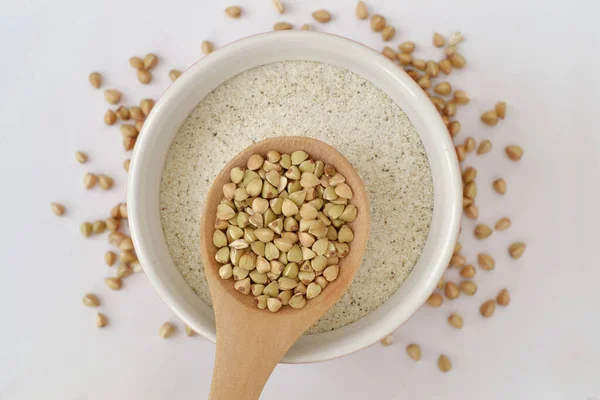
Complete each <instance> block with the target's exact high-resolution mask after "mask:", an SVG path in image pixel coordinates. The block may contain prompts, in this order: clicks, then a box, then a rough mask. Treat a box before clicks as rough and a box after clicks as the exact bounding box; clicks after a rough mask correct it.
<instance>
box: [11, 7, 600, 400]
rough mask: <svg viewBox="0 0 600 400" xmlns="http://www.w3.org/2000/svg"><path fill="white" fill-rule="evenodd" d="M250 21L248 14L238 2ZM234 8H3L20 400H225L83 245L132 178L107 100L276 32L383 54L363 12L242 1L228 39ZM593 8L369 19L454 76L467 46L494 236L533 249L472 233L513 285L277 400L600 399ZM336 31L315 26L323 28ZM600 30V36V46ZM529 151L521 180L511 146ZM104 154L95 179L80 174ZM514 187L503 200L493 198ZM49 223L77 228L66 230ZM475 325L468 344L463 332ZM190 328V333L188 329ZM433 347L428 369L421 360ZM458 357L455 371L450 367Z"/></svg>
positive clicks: (140, 281) (138, 283)
mask: <svg viewBox="0 0 600 400" xmlns="http://www.w3.org/2000/svg"><path fill="white" fill-rule="evenodd" d="M236 1H237V0H236ZM228 4H232V3H226V2H223V1H220V2H208V1H199V0H195V1H191V0H171V1H168V2H167V1H163V2H150V1H126V0H102V1H98V0H94V1H90V0H87V1H66V0H56V1H44V0H30V1H22V0H4V1H3V2H2V5H0V49H1V53H0V54H1V59H2V60H1V62H0V91H1V94H0V171H1V172H0V174H1V177H2V180H1V186H0V188H1V189H0V194H1V197H0V227H1V228H0V249H1V250H0V267H1V268H2V275H1V278H0V279H1V285H0V287H1V289H0V399H3V400H5V399H47V398H48V399H109V398H110V399H164V398H169V399H190V398H199V399H202V398H206V396H207V392H208V387H209V383H210V377H211V369H212V362H213V357H214V346H213V345H212V344H211V343H209V342H207V341H206V340H204V339H202V338H200V337H195V338H192V339H190V338H187V337H186V336H185V335H184V334H183V332H182V329H180V330H179V332H178V334H177V335H176V336H174V337H173V338H172V339H170V340H162V339H160V338H159V336H158V333H157V331H158V327H159V326H160V325H161V324H162V323H163V322H164V321H167V320H172V321H173V322H177V321H175V320H174V317H173V314H172V313H171V312H170V311H169V310H168V309H167V307H166V306H165V305H164V304H163V303H162V302H161V300H160V299H159V298H158V296H157V295H156V294H155V293H154V291H153V290H152V289H151V288H150V285H149V284H148V282H147V281H146V279H145V277H144V276H143V274H138V275H136V276H134V277H131V278H129V279H128V280H127V281H126V283H125V287H124V289H123V290H121V291H120V292H116V293H115V292H109V290H108V289H107V288H106V287H105V285H104V283H103V278H104V277H105V276H107V275H109V274H111V273H114V272H113V271H109V270H108V269H107V267H106V266H105V265H104V262H103V253H104V251H106V250H107V244H106V240H105V238H104V237H102V238H100V237H97V238H93V239H89V240H84V239H83V238H82V237H81V235H80V234H79V228H78V225H79V223H80V222H81V221H83V220H93V219H96V218H101V217H105V216H106V215H107V213H108V211H109V209H110V208H111V207H112V205H113V204H115V203H117V202H119V201H123V200H124V194H125V182H126V174H125V173H124V171H123V170H122V168H121V163H122V161H123V160H124V159H125V158H126V155H125V153H124V151H123V150H122V148H121V144H120V135H119V133H118V129H115V128H114V127H106V126H104V124H103V123H102V115H103V113H104V110H105V109H106V108H107V105H106V103H105V102H104V100H103V96H102V92H101V91H95V90H94V89H93V88H92V87H91V86H90V85H89V84H88V83H87V74H88V73H89V72H90V71H92V70H98V71H100V72H101V73H102V74H103V75H104V77H105V83H106V86H110V87H117V88H120V89H121V90H122V91H123V92H124V93H125V94H126V95H125V99H124V100H125V103H126V104H132V103H134V102H137V101H139V99H141V98H144V97H154V98H157V97H158V96H159V95H160V93H161V92H162V90H164V88H165V87H166V86H167V85H168V82H169V80H168V77H167V72H168V70H169V69H171V68H180V69H185V68H186V67H187V66H189V65H190V64H191V63H192V62H194V61H195V60H197V59H199V58H200V57H201V56H202V53H201V51H200V44H201V42H202V41H203V40H204V39H209V40H211V41H213V42H214V43H215V45H216V46H217V47H218V46H222V45H224V44H226V43H228V42H230V41H232V40H235V39H238V38H242V37H244V36H247V35H249V34H253V33H257V32H262V31H267V30H270V29H271V27H272V25H273V24H274V23H275V22H276V21H278V20H285V21H289V22H292V23H294V24H296V25H297V26H300V25H301V24H302V23H304V22H309V21H310V20H311V18H310V12H312V11H314V10H315V9H318V8H327V9H329V10H330V11H331V12H332V14H333V15H334V18H335V19H334V20H333V21H332V22H331V23H330V24H329V25H326V26H319V27H318V29H319V30H324V31H328V32H335V33H339V34H342V35H345V36H348V37H351V38H353V39H355V40H358V41H362V42H364V43H366V44H368V45H371V46H373V47H374V48H376V49H378V50H381V49H382V48H383V42H382V41H381V39H380V37H379V36H378V35H376V34H374V33H372V32H371V31H370V30H369V28H368V23H367V22H364V21H358V20H356V18H355V17H354V5H355V2H354V1H350V0H347V1H343V0H337V1H334V0H318V1H316V0H315V1H307V0H304V1H301V0H295V1H294V0H287V1H286V4H287V5H288V9H289V13H288V14H286V15H284V16H282V17H279V16H278V15H277V14H276V13H275V11H274V9H273V7H272V5H271V2H270V0H254V1H249V0H246V1H238V3H237V4H240V5H242V6H243V7H244V13H245V14H244V16H243V18H242V19H240V20H237V21H234V20H230V19H228V18H226V17H225V16H224V13H223V9H224V8H225V6H226V5H228ZM593 4H594V3H593V2H591V1H588V2H583V1H579V2H577V1H570V2H569V1H550V0H548V1H544V2H541V1H532V0H528V1H525V0H504V1H500V2H485V1H475V0H473V1H469V0H453V1H443V2H442V1H436V0H421V1H412V2H409V1H394V2H392V1H383V0H371V1H370V2H369V6H370V9H371V10H375V11H376V12H378V13H381V14H383V15H385V16H386V17H388V20H389V22H390V23H391V24H392V25H394V26H395V27H396V29H397V31H398V33H397V35H396V38H395V39H394V41H393V42H392V43H393V44H394V45H396V44H398V43H400V42H401V41H404V40H413V41H415V42H417V43H419V44H423V46H421V49H422V52H420V53H418V54H421V55H422V56H423V57H424V58H429V57H435V58H439V57H440V54H439V50H437V53H436V52H434V49H433V48H432V46H431V44H430V43H431V35H432V33H433V32H434V31H439V32H442V33H444V34H449V33H450V32H452V31H455V30H461V31H463V32H465V35H466V37H467V40H466V41H465V42H464V44H463V45H461V52H462V53H463V54H464V55H465V56H466V58H467V60H468V67H467V68H466V69H464V70H463V71H459V72H457V73H453V74H452V76H451V79H450V80H451V82H452V83H453V84H454V86H455V87H458V88H462V89H465V90H467V91H468V92H469V93H470V94H471V96H472V98H473V101H472V103H471V104H470V105H469V106H467V107H461V108H460V111H459V112H460V114H459V117H458V118H459V119H460V121H461V122H462V123H463V127H464V128H465V129H464V130H463V133H462V134H461V136H459V138H460V139H461V140H464V138H465V137H466V136H467V135H472V136H474V137H476V138H477V139H478V140H479V139H481V138H484V137H485V138H490V139H491V140H492V142H493V144H494V149H493V151H492V153H490V154H488V155H486V156H484V157H476V156H471V157H469V159H468V160H467V161H466V163H465V165H474V166H476V167H477V168H478V171H479V177H478V184H479V188H480V195H479V196H478V198H477V201H478V204H479V206H480V219H481V220H482V221H483V222H486V223H489V224H493V223H494V221H495V220H496V219H497V218H499V217H501V216H505V215H506V216H509V217H511V219H512V220H513V227H512V228H511V229H510V230H509V231H506V232H501V233H495V234H494V235H493V236H492V237H491V238H490V239H488V240H486V241H484V242H476V241H475V240H474V239H473V237H472V234H471V232H472V228H473V224H472V222H471V221H467V222H466V223H465V226H464V230H463V235H462V236H463V240H462V241H463V243H464V247H465V255H466V256H467V257H468V259H469V261H471V262H472V261H474V259H475V255H476V254H477V253H478V252H479V251H487V252H489V253H491V254H493V255H494V256H495V258H496V260H497V267H496V269H495V270H494V271H491V272H486V271H481V270H480V271H478V276H476V278H475V281H476V282H477V284H478V285H479V291H478V292H477V294H476V295H475V296H474V297H473V298H466V297H464V296H463V297H462V298H460V299H458V300H455V301H454V302H448V301H446V303H445V304H444V305H443V307H442V308H440V309H431V308H428V307H423V308H422V309H421V310H420V311H419V312H418V313H417V314H416V315H415V316H414V317H413V318H412V319H411V320H410V321H409V322H408V323H406V324H405V325H404V326H402V327H401V328H400V329H399V330H398V331H397V332H396V333H395V334H394V341H395V343H394V345H393V346H391V347H387V348H384V347H383V346H381V345H379V344H376V345H374V346H372V347H371V348H369V349H366V350H363V351H361V352H359V353H357V354H354V355H351V356H348V357H344V358H342V359H338V360H335V361H330V362H325V363H320V364H313V365H281V366H279V367H277V368H276V370H275V372H274V374H273V376H272V377H271V380H270V381H269V383H268V385H267V387H266V388H265V391H264V394H263V397H262V398H264V399H283V398H285V399H307V398H308V399H332V398H333V399H367V398H377V399H417V398H419V399H420V398H423V399H442V398H443V399H569V400H570V399H572V400H592V399H594V400H596V399H600V345H599V343H600V342H599V339H598V338H599V334H600V313H599V306H600V295H599V294H598V282H600V268H599V265H598V257H597V253H596V252H595V251H594V250H595V249H594V247H595V248H596V249H597V243H596V242H597V239H598V236H599V235H598V232H597V229H596V226H597V224H598V221H599V220H600V218H599V217H600V213H599V211H598V209H599V208H598V204H599V199H598V189H597V185H598V183H599V182H600V130H599V129H598V124H597V122H596V121H597V119H598V107H599V104H598V103H599V102H598V100H599V96H598V93H599V92H600V84H599V83H598V71H599V70H600V62H599V60H600V58H599V56H598V38H599V37H600V28H599V25H598V23H597V18H596V16H597V15H598V12H599V11H600V9H599V7H598V5H597V3H595V4H596V5H593ZM314 25H316V24H314ZM594 25H595V26H596V28H594V27H593V26H594ZM149 51H152V52H155V53H156V54H158V55H159V56H160V59H161V60H160V63H159V65H158V66H157V67H156V69H155V70H153V73H154V76H155V80H154V82H153V83H152V84H151V85H148V86H142V85H140V84H139V83H138V82H137V80H136V79H135V73H134V71H133V70H132V69H131V68H130V67H129V65H128V62H127V60H128V58H129V57H130V56H132V55H140V56H143V55H144V54H145V53H146V52H149ZM498 100H506V101H507V102H508V104H509V106H508V115H507V119H506V120H505V121H501V122H500V123H499V124H498V126H497V127H495V128H489V127H486V126H484V125H482V124H481V123H480V122H479V121H478V115H479V114H480V113H481V112H482V111H484V110H486V109H489V108H490V107H491V106H492V105H493V104H494V103H495V102H496V101H498ZM510 143H517V144H520V145H522V146H523V148H524V149H525V155H524V157H523V160H522V162H520V163H518V164H517V163H512V162H510V161H509V160H508V159H507V158H506V157H505V156H504V154H503V152H502V149H503V147H504V146H505V145H507V144H510ZM76 150H84V151H86V152H88V153H89V155H90V163H89V164H87V165H79V164H77V163H76V162H75V160H74V156H73V153H74V152H75V151H76ZM86 171H92V172H100V173H102V172H103V173H108V174H109V175H111V176H114V177H115V182H116V183H115V187H114V189H113V190H112V191H110V192H108V193H104V192H101V191H100V190H92V191H84V190H83V189H82V183H81V181H82V175H83V174H84V173H85V172H86ZM497 177H504V178H505V179H506V181H507V182H508V193H507V194H506V195H505V196H504V197H501V196H499V195H497V194H495V193H494V192H493V191H492V190H491V182H492V180H493V179H495V178H497ZM51 201H59V202H63V203H64V204H65V205H66V207H67V209H68V212H67V214H66V215H65V216H64V217H63V218H62V219H59V218H57V217H55V216H54V215H52V213H51V212H50V207H49V203H50V202H51ZM514 240H523V241H525V242H527V244H528V248H527V251H526V253H525V255H524V256H523V257H522V258H521V259H520V260H518V261H513V260H511V259H510V258H509V257H508V256H507V255H506V247H507V245H508V244H509V243H511V242H512V241H514ZM503 287H507V288H509V290H510V292H511V294H512V303H511V304H510V306H509V307H508V308H506V309H497V310H496V313H495V315H494V316H493V317H492V318H490V319H483V318H482V317H480V316H479V313H478V307H479V304H481V303H482V302H483V301H484V300H486V299H488V298H492V297H493V296H495V294H496V293H497V292H498V290H499V289H501V288H503ZM88 291H92V292H95V293H97V294H98V295H99V296H100V298H101V300H102V302H103V304H102V307H101V309H102V311H103V312H104V313H105V314H106V315H108V316H109V318H110V326H109V327H107V328H105V329H104V330H98V329H97V328H96V327H95V311H96V310H93V309H89V308H85V307H84V306H83V305H82V304H81V297H82V295H83V294H84V293H86V292H88ZM454 311H457V312H460V313H461V314H462V315H463V317H464V319H465V326H464V328H463V329H462V330H461V331H457V330H455V329H453V328H451V327H450V326H449V325H448V323H447V322H446V318H447V316H448V315H449V313H451V312H454ZM178 326H179V327H180V328H181V327H182V325H181V324H179V323H178ZM411 342H416V343H419V344H420V345H421V347H422V350H423V359H422V360H421V362H419V363H415V362H414V361H412V360H411V359H409V358H408V357H407V356H406V354H405V346H406V345H407V344H408V343H411ZM442 352H443V353H445V354H448V356H449V357H450V358H451V360H452V362H453V369H452V371H450V372H449V373H447V374H442V373H441V372H440V371H439V370H438V369H437V366H436V360H437V356H438V355H439V354H440V353H442Z"/></svg>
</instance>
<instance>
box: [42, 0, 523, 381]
mask: <svg viewBox="0 0 600 400" xmlns="http://www.w3.org/2000/svg"><path fill="white" fill-rule="evenodd" d="M273 4H274V6H275V8H276V10H277V12H279V14H284V13H285V7H284V5H283V4H282V3H281V2H280V1H279V0H273ZM225 13H226V15H227V16H229V17H230V18H232V19H238V18H240V17H241V16H242V14H243V10H242V9H241V8H240V7H237V6H230V7H227V8H226V9H225ZM369 14H370V13H369V10H368V8H367V6H366V5H365V3H364V2H362V1H359V2H358V4H357V5H356V17H357V18H358V19H361V20H367V19H369ZM312 16H313V18H314V20H315V21H316V22H317V23H319V24H326V23H328V22H329V21H330V20H331V15H330V13H329V12H328V11H326V10H317V11H315V12H313V14H312ZM293 28H294V27H293V25H292V24H290V23H288V22H283V21H282V22H277V23H276V24H275V25H274V27H273V29H274V30H276V31H278V30H290V29H293ZM370 28H371V30H372V31H373V32H378V33H380V34H381V38H382V40H383V41H384V42H389V41H391V40H393V39H394V37H395V35H396V30H395V28H394V27H393V26H391V25H389V24H388V23H387V21H386V18H385V17H384V16H381V15H377V14H374V15H372V16H371V17H370ZM301 29H302V30H312V29H313V28H312V26H311V25H310V24H304V25H303V26H302V27H301ZM463 40H464V37H463V35H462V34H461V33H459V32H455V33H453V34H451V35H449V37H448V38H447V39H446V38H445V37H444V36H443V35H441V34H439V33H434V34H433V38H432V43H433V46H434V47H436V48H440V49H443V55H442V58H441V59H440V60H438V61H436V60H423V59H416V58H414V57H413V56H412V54H413V52H414V50H415V48H416V44H415V43H413V42H410V41H405V42H402V43H400V44H398V46H397V48H398V51H396V50H394V49H393V48H392V47H390V46H385V47H384V48H383V50H382V54H383V55H384V56H385V57H387V58H388V59H390V60H392V61H394V62H397V63H398V65H399V67H401V68H403V69H404V70H405V71H406V72H407V74H408V75H410V77H411V78H412V79H414V80H415V81H416V82H417V83H418V85H419V86H420V87H421V88H422V89H423V90H424V91H425V92H426V93H427V94H428V96H429V97H430V99H431V101H432V103H433V104H434V105H435V107H436V108H437V110H438V111H439V113H440V115H441V116H442V119H443V121H444V123H445V124H446V126H447V128H448V133H449V135H450V136H451V137H452V138H454V140H455V142H456V143H458V144H456V154H457V157H458V160H459V162H460V163H461V169H462V179H463V210H464V214H465V216H466V217H467V218H470V219H473V220H477V219H478V216H479V211H478V207H477V204H476V197H477V183H476V179H477V170H476V169H475V168H473V167H467V166H465V165H464V161H465V160H466V158H467V157H468V156H469V155H470V154H476V155H479V156H483V155H485V154H486V153H488V152H490V151H491V150H492V143H491V141H489V140H487V139H486V140H482V141H480V142H479V144H477V143H476V141H475V139H474V138H472V137H467V138H465V139H464V140H462V142H459V140H458V135H459V134H460V132H461V124H460V122H459V121H458V120H457V119H456V114H457V112H458V110H459V109H460V108H461V107H462V106H464V105H466V104H468V103H469V101H470V97H469V95H468V93H467V92H465V91H463V90H456V89H454V88H453V86H452V84H451V83H450V82H448V81H446V80H443V78H445V77H447V76H449V75H450V74H451V73H452V70H453V69H462V68H465V67H466V65H467V61H466V59H465V58H464V57H463V56H462V55H461V54H460V53H459V51H458V47H459V45H460V43H461V42H462V41H463ZM201 48H202V51H203V53H204V54H209V53H211V52H212V51H213V49H214V46H213V44H212V43H211V42H209V41H204V42H203V43H202V44H201ZM158 62H159V58H158V57H157V56H156V55H154V54H152V53H150V54H147V55H146V56H144V57H143V58H140V57H131V58H130V60H129V63H130V65H131V66H132V67H133V68H134V69H135V71H136V75H137V79H138V81H139V82H140V83H142V84H148V83H150V82H151V81H152V68H153V67H154V66H156V65H157V63H158ZM180 75H181V72H180V71H179V70H176V69H172V70H171V71H169V77H170V78H171V80H173V81H174V80H176V79H177V78H178V77H179V76H180ZM436 80H439V81H440V82H437V81H436ZM89 82H90V84H91V85H92V86H93V87H94V88H96V89H98V88H101V87H102V76H101V74H99V73H98V72H92V73H91V74H90V75H89ZM430 89H432V90H431V91H430ZM104 97H105V99H106V101H107V102H108V103H109V104H110V105H114V106H116V105H118V104H119V103H120V102H121V98H122V96H121V92H120V91H118V90H116V89H106V90H104ZM153 106H154V100H152V99H143V100H141V101H140V102H139V105H138V106H135V105H129V106H125V105H119V106H118V107H117V108H116V109H108V110H107V111H106V112H105V114H104V122H105V124H107V125H115V124H117V122H119V121H121V122H122V123H121V124H120V131H121V135H122V141H123V147H124V148H125V150H126V151H131V150H132V149H133V148H134V146H135V143H136V138H137V136H138V134H139V132H140V130H141V129H142V126H143V124H144V120H145V119H146V117H147V116H148V114H149V113H150V111H151V110H152V107H153ZM505 116H506V103H505V102H503V101H499V102H497V103H496V104H495V106H494V107H493V108H491V109H490V110H489V111H486V112H484V113H483V114H482V115H481V122H482V123H483V124H485V125H488V126H495V125H497V124H498V123H499V122H500V121H499V120H503V119H504V118H505ZM504 152H505V153H506V156H507V157H508V158H509V159H510V160H512V161H514V162H518V161H519V160H520V159H521V157H522V155H523V149H522V148H521V147H520V146H518V145H509V146H507V147H506V148H505V149H504ZM75 158H76V160H77V162H79V163H81V164H86V163H87V162H88V156H87V154H86V153H85V152H83V151H77V152H76V153H75ZM129 164H130V160H129V159H127V160H125V161H124V163H123V168H124V169H125V171H128V170H129ZM486 184H491V186H492V187H493V189H494V191H495V192H497V193H498V194H499V195H503V194H504V193H505V192H506V190H507V183H506V182H505V181H504V179H501V178H499V179H496V180H494V181H493V182H491V183H486ZM112 185H113V179H112V178H111V177H109V176H106V175H102V174H93V173H86V174H85V175H84V177H83V186H84V189H86V190H91V189H93V188H94V187H95V186H99V187H100V188H101V189H103V190H109V189H111V187H112ZM51 209H52V212H53V213H54V214H56V215H57V216H62V215H64V214H65V207H64V206H63V205H62V204H60V203H52V204H51ZM126 225H127V206H126V204H125V203H120V204H117V205H115V206H114V207H113V208H112V209H111V210H110V213H109V217H108V218H100V219H98V220H96V221H93V222H83V223H81V225H80V230H81V233H82V234H83V236H84V237H89V236H91V235H99V234H103V233H105V232H106V231H107V230H108V231H109V232H110V233H109V234H108V243H109V245H111V246H112V250H109V251H107V252H106V254H105V255H104V259H105V262H106V264H107V266H109V267H113V266H115V265H117V267H116V268H115V270H116V273H115V276H111V277H108V278H106V279H105V282H106V285H107V286H108V287H109V288H110V289H112V290H120V289H121V288H122V286H123V280H124V279H125V278H127V277H128V276H130V275H131V274H133V273H135V272H140V271H141V267H140V265H139V262H138V260H137V257H136V254H135V249H134V248H133V243H132V241H131V237H129V236H128V235H127V234H126V233H125V232H127V226H126ZM510 226H511V221H510V219H508V218H506V217H505V218H500V219H499V220H498V221H497V222H496V223H495V224H494V227H493V228H491V227H490V226H488V225H487V224H484V223H479V224H477V225H476V227H475V230H474V235H475V237H476V238H477V239H480V240H485V239H487V238H489V237H490V235H492V233H493V232H494V230H496V231H500V230H506V229H509V228H510ZM461 249H462V246H461V244H460V243H456V247H455V249H454V255H453V256H452V259H451V260H450V265H449V269H450V268H451V267H455V268H458V269H459V270H460V276H461V277H462V278H464V280H462V281H461V282H460V283H458V284H456V283H454V282H451V281H446V280H445V279H444V278H442V279H441V280H440V282H439V283H438V285H437V289H438V290H439V291H438V290H436V291H435V292H434V293H433V294H431V296H430V297H429V299H428V300H427V303H428V305H430V306H431V307H440V306H441V305H442V303H443V302H444V296H445V297H446V299H447V300H448V301H452V300H454V299H456V298H458V297H459V296H460V295H461V293H462V294H464V295H466V296H472V295H474V294H475V292H476V291H477V284H476V283H475V282H474V281H473V280H472V279H473V278H474V277H475V275H476V274H477V269H476V267H475V266H474V265H473V264H470V263H468V262H467V260H466V258H465V257H464V256H463V255H462V254H461ZM113 250H117V251H118V253H119V254H118V255H117V253H116V252H115V251H113ZM507 251H508V253H509V255H510V256H511V257H512V258H514V259H518V258H519V257H521V255H523V253H524V251H525V243H523V242H514V243H512V244H511V245H510V246H509V247H508V249H507ZM477 265H478V266H479V268H480V269H482V270H484V271H489V270H492V269H494V267H495V261H494V258H493V257H492V256H491V255H489V254H486V253H480V254H479V255H478V256H477ZM83 303H84V305H86V306H88V307H95V308H97V307H100V305H101V301H100V299H99V298H98V296H96V295H95V294H92V293H88V294H85V295H84V296H83ZM509 303H510V294H509V292H508V290H507V289H502V290H501V291H500V292H498V293H497V294H495V296H494V295H492V294H490V297H489V299H488V300H486V301H485V302H484V303H483V304H481V305H480V308H479V311H480V314H481V315H482V316H483V317H485V318H489V317H491V316H492V315H493V314H494V311H495V309H496V304H497V305H499V306H503V307H506V306H508V304H509ZM448 323H449V324H450V325H451V326H452V327H454V328H456V329H461V328H462V327H463V318H462V316H461V315H460V314H459V313H456V312H455V313H452V314H451V315H450V316H448ZM107 324H108V318H107V317H106V316H105V315H104V314H102V313H100V312H98V313H97V318H96V325H97V326H98V327H99V328H102V327H105V326H106V325H107ZM175 330H176V328H175V325H173V324H172V323H170V322H165V323H164V324H163V325H161V327H160V328H159V335H160V336H161V337H163V338H168V337H170V336H171V335H172V334H173V333H174V332H175ZM185 330H186V333H187V335H188V336H193V335H195V333H194V332H193V331H192V330H191V329H190V328H189V327H187V326H185ZM381 343H382V344H383V345H386V346H388V345H390V344H392V336H391V335H389V336H387V337H385V338H384V339H382V340H381ZM406 352H407V354H408V356H409V357H411V358H412V359H413V360H415V361H419V360H420V359H421V347H420V346H419V345H418V344H415V343H413V344H409V345H408V346H407V347H406ZM438 368H439V369H440V370H441V371H443V372H447V371H449V370H450V369H451V368H452V364H451V361H450V359H449V358H448V357H447V356H446V355H444V354H441V355H439V358H438Z"/></svg>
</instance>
